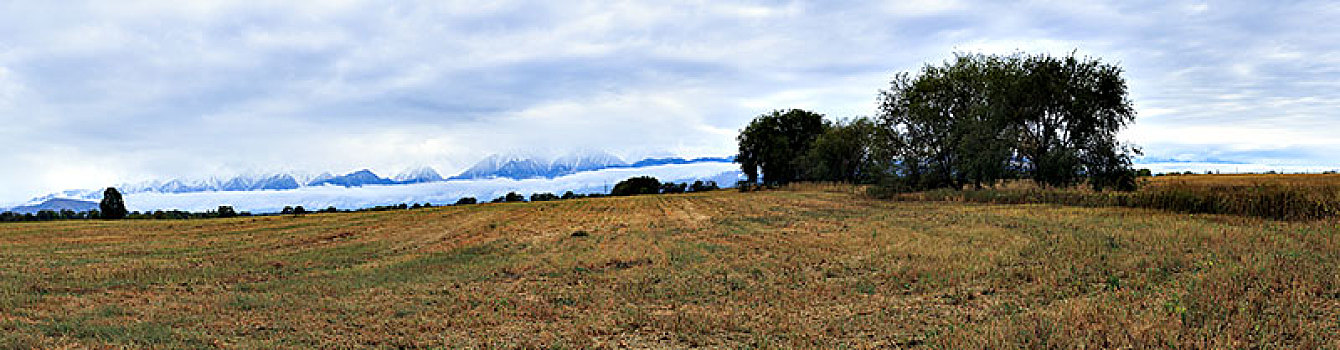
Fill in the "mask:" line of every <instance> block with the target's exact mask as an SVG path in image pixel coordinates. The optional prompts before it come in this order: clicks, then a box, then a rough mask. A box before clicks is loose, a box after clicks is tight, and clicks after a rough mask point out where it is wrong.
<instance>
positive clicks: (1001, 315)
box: [0, 186, 1340, 348]
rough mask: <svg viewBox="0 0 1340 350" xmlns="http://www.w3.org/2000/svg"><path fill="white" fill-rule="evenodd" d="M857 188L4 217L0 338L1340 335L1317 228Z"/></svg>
mask: <svg viewBox="0 0 1340 350" xmlns="http://www.w3.org/2000/svg"><path fill="white" fill-rule="evenodd" d="M857 192H859V191H853V190H849V189H846V188H844V187H819V186H814V187H812V188H793V189H790V190H778V191H764V192H752V193H739V192H733V191H715V192H709V193H694V194H684V195H664V196H637V197H623V198H600V199H583V200H570V201H559V202H543V203H513V204H488V205H474V206H460V207H443V208H432V209H424V210H411V211H389V212H362V213H339V214H318V215H306V216H299V217H294V216H282V217H254V218H233V219H217V220H194V221H118V222H86V221H60V222H45V223H14V224H4V225H0V346H3V347H10V348H30V347H74V348H88V347H92V348H100V347H106V346H111V347H137V348H138V347H159V348H216V347H221V348H312V347H323V348H332V347H384V348H398V347H560V348H587V347H622V346H627V347H695V346H704V347H730V348H736V347H746V348H747V347H763V348H776V347H785V348H793V347H802V348H807V347H822V348H832V347H839V346H844V345H845V346H848V347H855V348H865V347H928V348H937V347H938V348H982V347H986V348H1002V347H1005V348H1009V347H1016V346H1018V347H1029V348H1075V347H1079V346H1085V345H1087V346H1090V347H1189V348H1197V347H1253V346H1262V347H1271V346H1270V345H1277V346H1278V347H1285V348H1316V347H1331V348H1334V347H1337V346H1340V337H1336V336H1335V334H1340V254H1337V252H1340V239H1338V238H1337V237H1338V236H1340V228H1337V224H1336V221H1334V220H1311V221H1272V220H1266V219H1258V218H1248V217H1240V216H1223V215H1203V214H1202V215H1196V214H1179V213H1173V212H1167V211H1158V210H1150V209H1137V208H1107V207H1068V206H1056V205H1050V204H1014V205H1002V204H978V203H962V202H933V201H881V200H873V199H869V198H867V197H865V196H861V195H857V194H854V193H857ZM577 232H581V233H585V235H584V236H582V235H577V236H576V237H575V236H574V233H577Z"/></svg>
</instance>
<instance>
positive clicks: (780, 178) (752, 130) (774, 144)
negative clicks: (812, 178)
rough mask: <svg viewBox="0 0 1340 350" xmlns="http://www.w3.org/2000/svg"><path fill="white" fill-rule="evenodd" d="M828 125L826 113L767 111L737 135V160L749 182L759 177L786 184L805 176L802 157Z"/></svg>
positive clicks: (771, 182) (773, 182)
mask: <svg viewBox="0 0 1340 350" xmlns="http://www.w3.org/2000/svg"><path fill="white" fill-rule="evenodd" d="M827 127H828V125H827V123H826V122H825V121H824V119H823V115H822V114H818V113H814V112H810V111H806V110H800V109H792V110H787V111H781V110H776V111H772V113H769V114H763V115H760V116H758V117H756V118H754V120H753V121H751V122H750V123H749V126H747V127H745V129H744V130H742V131H740V135H739V136H738V137H736V141H739V152H740V153H739V154H737V155H736V156H735V161H736V162H738V163H740V170H741V171H743V172H744V173H745V176H747V177H748V179H749V182H751V183H755V182H758V180H759V175H760V172H761V174H762V176H763V181H764V182H766V183H770V184H785V183H788V182H791V181H795V180H803V179H804V175H805V173H804V166H803V163H802V161H801V160H800V158H801V156H803V155H804V154H805V152H807V151H808V150H809V149H810V146H811V145H812V144H813V143H814V140H815V139H816V138H818V137H819V135H820V134H823V132H824V130H826V129H827Z"/></svg>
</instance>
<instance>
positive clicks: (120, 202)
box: [0, 176, 720, 222]
mask: <svg viewBox="0 0 1340 350" xmlns="http://www.w3.org/2000/svg"><path fill="white" fill-rule="evenodd" d="M717 189H720V186H718V185H717V183H716V181H702V180H697V181H694V182H693V183H687V182H684V183H675V182H665V183H662V182H660V181H659V180H657V179H656V178H655V177H650V176H638V177H632V178H629V179H625V180H623V181H620V182H619V183H617V184H615V185H614V188H613V189H612V190H611V191H610V193H608V194H604V193H574V192H573V191H567V192H565V193H563V195H561V196H560V195H555V194H553V193H550V192H540V193H532V194H531V195H530V198H529V200H527V198H526V196H524V195H522V194H519V193H516V192H508V193H507V194H505V195H502V196H499V197H498V198H495V199H493V200H492V201H490V203H508V202H527V201H529V202H544V201H555V200H567V199H581V198H600V197H606V196H631V195H639V194H673V193H686V192H700V191H712V190H717ZM478 203H479V200H478V199H476V198H475V197H462V198H460V199H458V200H457V201H456V203H455V204H452V205H471V204H478ZM433 207H435V206H434V205H433V204H432V203H422V204H420V203H413V204H406V203H400V204H396V205H379V206H373V207H368V208H360V209H354V210H341V209H337V208H335V207H334V206H331V207H327V208H325V209H320V210H316V211H310V210H308V209H306V208H304V207H303V206H301V205H298V206H285V207H284V208H283V209H282V210H280V211H279V212H278V213H274V214H252V213H250V212H245V211H243V212H238V211H236V210H235V209H233V207H232V206H227V205H220V206H219V207H218V209H216V210H208V211H204V212H190V211H182V210H155V211H152V212H139V211H134V212H130V211H127V210H126V205H125V200H124V199H123V198H122V196H121V192H120V191H118V190H117V189H116V188H114V187H108V188H107V189H106V190H104V191H103V196H102V200H101V201H100V202H99V203H98V208H99V209H96V210H89V211H82V212H76V211H74V210H70V209H64V210H59V211H56V210H41V211H38V212H37V213H25V214H18V213H14V212H10V211H6V212H2V213H0V222H22V221H52V220H93V219H102V220H120V219H135V220H186V219H214V218H231V217H239V216H261V215H304V214H312V213H339V212H362V211H388V210H413V209H422V208H433Z"/></svg>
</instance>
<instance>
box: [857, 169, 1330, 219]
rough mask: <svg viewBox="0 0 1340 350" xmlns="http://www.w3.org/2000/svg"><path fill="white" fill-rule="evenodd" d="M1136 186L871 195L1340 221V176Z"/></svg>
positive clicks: (1164, 180) (1178, 180) (1175, 180)
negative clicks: (1133, 188)
mask: <svg viewBox="0 0 1340 350" xmlns="http://www.w3.org/2000/svg"><path fill="white" fill-rule="evenodd" d="M1140 182H1141V186H1140V188H1139V190H1137V191H1134V192H1114V191H1108V192H1095V191H1094V190H1091V189H1089V188H1087V187H1073V188H1040V187H1038V186H1037V185H1035V184H1033V183H1032V182H1031V181H1008V182H1004V183H1002V184H998V185H997V186H994V187H990V188H983V189H976V190H971V189H970V190H962V191H960V190H952V189H938V190H930V191H923V192H912V193H886V192H887V191H874V192H875V193H877V195H879V196H881V197H886V198H890V199H894V200H901V201H956V202H977V203H999V204H1025V203H1032V204H1042V203H1049V204H1064V205H1074V206H1087V207H1111V206H1118V207H1132V208H1151V209H1164V210H1171V211H1179V212H1184V213H1193V214H1232V215H1241V216H1251V217H1260V218H1267V219H1275V220H1301V221H1306V220H1318V219H1333V218H1336V217H1340V175H1331V174H1300V175H1180V176H1160V177H1153V178H1142V179H1140ZM876 190H879V189H878V188H876Z"/></svg>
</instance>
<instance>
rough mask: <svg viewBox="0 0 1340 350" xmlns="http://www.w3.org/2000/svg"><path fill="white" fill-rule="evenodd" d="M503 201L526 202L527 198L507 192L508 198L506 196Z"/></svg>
mask: <svg viewBox="0 0 1340 350" xmlns="http://www.w3.org/2000/svg"><path fill="white" fill-rule="evenodd" d="M503 200H504V201H507V202H525V201H526V196H522V195H521V194H520V193H516V192H507V196H504V198H503Z"/></svg>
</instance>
